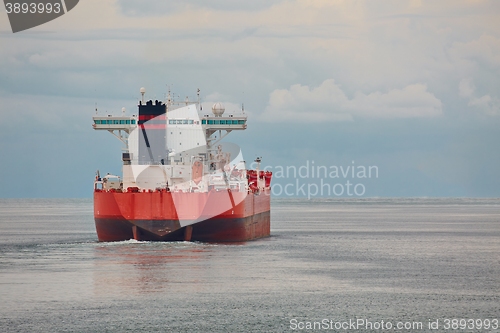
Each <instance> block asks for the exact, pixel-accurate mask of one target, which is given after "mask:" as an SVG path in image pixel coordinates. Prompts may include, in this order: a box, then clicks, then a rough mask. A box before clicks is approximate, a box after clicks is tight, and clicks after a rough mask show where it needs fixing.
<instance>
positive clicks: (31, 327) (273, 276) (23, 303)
mask: <svg viewBox="0 0 500 333" xmlns="http://www.w3.org/2000/svg"><path fill="white" fill-rule="evenodd" d="M271 221H272V222H271V223H272V224H271V237H268V238H265V239H261V240H256V241H251V242H246V243H241V244H206V243H197V242H193V243H190V242H174V243H160V242H137V241H134V240H130V241H124V242H115V243H100V242H98V241H97V236H96V234H95V229H94V222H93V211H92V201H91V200H89V199H0V332H316V331H317V332H444V331H447V332H448V331H449V332H452V331H455V332H499V331H500V330H499V329H497V328H496V327H498V324H497V326H495V321H494V320H495V319H496V320H497V323H498V320H499V319H500V199H435V198H426V199H335V200H333V199H316V200H302V199H275V200H273V201H272V214H271ZM453 320H455V321H453ZM460 320H462V321H460ZM463 320H466V321H465V324H466V327H465V328H463V329H462V328H460V325H462V324H464V321H463ZM470 320H474V322H472V321H470ZM419 323H420V324H419ZM488 323H489V325H488V328H487V329H486V328H485V327H486V324H488ZM436 324H437V326H436ZM447 324H448V325H449V327H447V326H446V325H447ZM455 324H456V325H455ZM480 324H481V327H479V325H480ZM389 325H390V326H389ZM398 325H399V326H398ZM453 325H455V328H457V329H455V330H453V329H452V326H453ZM436 327H437V329H435V328H436Z"/></svg>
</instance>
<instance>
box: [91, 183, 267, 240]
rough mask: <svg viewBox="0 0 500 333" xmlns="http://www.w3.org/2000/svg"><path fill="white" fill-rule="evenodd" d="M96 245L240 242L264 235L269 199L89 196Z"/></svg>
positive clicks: (219, 193) (163, 194) (145, 194)
mask: <svg viewBox="0 0 500 333" xmlns="http://www.w3.org/2000/svg"><path fill="white" fill-rule="evenodd" d="M94 219H95V225H96V230H97V236H98V239H99V241H102V242H110V241H123V240H129V239H136V240H144V241H183V240H189V241H203V242H242V241H247V240H252V239H257V238H261V237H266V236H269V235H270V196H269V194H268V193H261V194H259V195H255V194H252V193H250V194H248V195H247V194H246V193H238V192H236V193H232V192H229V191H217V192H216V191H211V192H208V193H171V192H166V191H164V192H156V191H155V192H141V193H128V192H126V193H119V192H107V191H96V192H94Z"/></svg>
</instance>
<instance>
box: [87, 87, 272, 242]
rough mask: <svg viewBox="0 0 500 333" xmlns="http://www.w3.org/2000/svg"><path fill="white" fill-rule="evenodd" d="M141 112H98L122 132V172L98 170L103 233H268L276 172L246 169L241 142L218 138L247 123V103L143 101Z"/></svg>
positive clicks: (192, 237)
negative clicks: (235, 107)
mask: <svg viewBox="0 0 500 333" xmlns="http://www.w3.org/2000/svg"><path fill="white" fill-rule="evenodd" d="M144 93H145V90H144V88H141V94H142V99H141V100H140V102H139V113H138V115H131V116H126V115H125V110H124V109H122V111H123V114H122V115H121V116H112V115H106V116H95V117H93V120H94V124H93V127H94V129H96V130H107V131H109V132H110V133H112V134H114V135H115V136H116V137H117V138H118V139H120V140H121V141H122V142H123V143H124V145H125V147H124V149H123V153H122V161H123V177H119V176H115V175H110V174H108V175H106V176H104V177H102V178H101V176H100V175H99V172H97V176H96V180H95V182H94V218H95V225H96V230H97V236H98V238H99V241H122V240H128V239H136V240H151V241H182V240H184V241H206V242H239V241H246V240H251V239H256V238H261V237H265V236H269V234H270V193H271V191H270V189H271V178H272V173H271V172H268V171H266V172H264V171H260V170H259V167H260V158H257V159H256V160H255V163H254V164H255V165H254V167H255V169H254V170H247V168H246V163H245V161H244V160H243V156H242V154H241V151H240V150H239V148H238V147H237V146H236V145H234V144H230V143H224V142H221V140H222V139H223V138H224V137H225V136H226V135H227V134H229V133H230V132H231V131H233V130H244V129H246V120H247V117H246V115H245V113H244V110H241V111H240V113H239V114H229V115H227V116H224V112H225V109H224V107H223V106H222V105H221V104H220V103H216V104H214V105H213V107H212V114H209V113H205V114H204V113H203V109H202V106H201V103H200V99H199V91H198V99H197V101H196V102H190V101H188V100H186V101H183V102H181V103H178V102H174V101H173V100H172V98H171V97H170V92H169V94H168V98H167V100H166V101H165V102H161V101H155V102H153V101H147V102H144Z"/></svg>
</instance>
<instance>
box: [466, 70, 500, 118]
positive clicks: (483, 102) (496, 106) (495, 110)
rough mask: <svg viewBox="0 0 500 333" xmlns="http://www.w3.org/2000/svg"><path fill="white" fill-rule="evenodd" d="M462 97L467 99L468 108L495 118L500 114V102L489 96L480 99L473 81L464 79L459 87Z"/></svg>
mask: <svg viewBox="0 0 500 333" xmlns="http://www.w3.org/2000/svg"><path fill="white" fill-rule="evenodd" d="M458 90H459V95H460V97H462V98H464V99H467V100H468V101H469V102H468V104H467V105H468V106H470V107H472V108H473V109H475V110H478V111H480V112H482V113H484V114H487V115H490V116H495V115H499V114H500V100H499V99H498V98H497V97H491V96H490V95H489V94H486V95H483V96H481V97H478V96H477V95H476V87H475V85H474V83H473V82H472V79H462V80H461V81H460V83H459V85H458Z"/></svg>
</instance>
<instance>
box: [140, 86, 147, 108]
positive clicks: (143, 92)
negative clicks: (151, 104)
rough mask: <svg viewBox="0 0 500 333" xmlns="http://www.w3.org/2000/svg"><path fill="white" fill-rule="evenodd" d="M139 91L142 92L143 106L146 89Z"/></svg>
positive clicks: (142, 88)
mask: <svg viewBox="0 0 500 333" xmlns="http://www.w3.org/2000/svg"><path fill="white" fill-rule="evenodd" d="M139 91H140V92H141V96H142V97H141V101H142V104H144V94H145V93H146V88H144V87H141V89H139Z"/></svg>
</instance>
